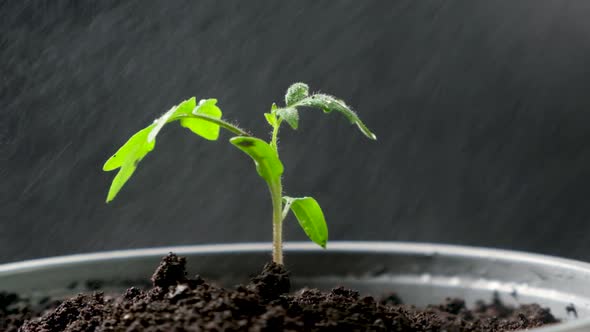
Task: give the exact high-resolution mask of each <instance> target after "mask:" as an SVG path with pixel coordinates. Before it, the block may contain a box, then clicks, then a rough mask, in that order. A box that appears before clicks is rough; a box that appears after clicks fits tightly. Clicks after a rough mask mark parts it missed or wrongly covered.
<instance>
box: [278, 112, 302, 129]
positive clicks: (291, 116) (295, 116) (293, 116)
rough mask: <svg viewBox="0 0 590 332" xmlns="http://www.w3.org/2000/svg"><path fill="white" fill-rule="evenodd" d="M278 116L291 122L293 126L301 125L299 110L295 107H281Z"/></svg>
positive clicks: (295, 127)
mask: <svg viewBox="0 0 590 332" xmlns="http://www.w3.org/2000/svg"><path fill="white" fill-rule="evenodd" d="M276 114H277V116H278V117H279V118H281V119H283V120H285V121H287V123H288V124H289V126H291V128H293V129H297V128H298V127H299V112H298V111H297V109H296V108H294V107H287V108H280V109H278V110H277V112H276Z"/></svg>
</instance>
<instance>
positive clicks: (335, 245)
mask: <svg viewBox="0 0 590 332" xmlns="http://www.w3.org/2000/svg"><path fill="white" fill-rule="evenodd" d="M271 248H272V247H271V244H270V243H268V242H245V243H228V244H204V245H188V246H162V247H151V248H140V249H124V250H112V251H100V252H92V253H82V254H73V255H64V256H55V257H48V258H39V259H32V260H25V261H19V262H13V263H6V264H0V276H2V275H9V274H12V273H23V272H34V271H36V270H41V269H44V268H48V267H52V268H56V267H60V266H67V265H75V264H78V263H88V262H93V261H104V260H125V259H128V258H134V257H161V256H164V255H166V254H168V253H169V252H174V253H176V254H179V255H183V254H191V253H193V254H194V253H195V252H198V253H200V254H228V253H237V252H251V253H252V252H270V250H271ZM284 249H285V252H286V253H289V252H318V251H323V250H324V249H322V248H320V247H318V246H317V245H315V244H313V243H311V242H286V243H284ZM327 250H330V251H336V252H357V253H358V252H361V253H363V252H365V253H367V254H371V253H398V254H399V253H408V254H410V253H411V254H420V255H437V254H442V255H445V256H455V257H470V258H482V259H489V260H494V261H498V262H501V261H512V262H515V261H517V262H522V263H533V264H537V265H544V266H552V267H559V268H564V269H570V270H575V271H580V272H586V273H590V263H585V262H582V261H577V260H573V259H567V258H560V257H555V256H550V255H543V254H535V253H527V252H522V251H514V250H506V249H493V248H485V247H472V246H461V245H448V244H433V243H420V242H383V241H379V242H377V241H375V242H372V241H363V242H357V241H332V242H330V243H329V244H328V249H327ZM287 261H288V257H287ZM584 327H586V328H588V327H590V317H587V318H580V319H576V320H572V321H567V322H564V323H561V324H558V325H555V326H548V327H542V328H538V329H533V330H530V331H531V332H533V331H534V332H566V331H570V330H571V329H576V328H578V329H580V328H584Z"/></svg>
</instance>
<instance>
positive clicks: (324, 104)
mask: <svg viewBox="0 0 590 332" xmlns="http://www.w3.org/2000/svg"><path fill="white" fill-rule="evenodd" d="M292 106H294V107H298V106H307V107H313V108H319V109H321V110H323V111H324V112H326V113H330V112H332V111H337V112H340V113H342V114H343V115H344V116H345V117H346V118H347V119H348V120H349V121H350V122H351V123H352V124H356V125H357V127H358V128H359V129H360V131H361V132H362V133H363V134H364V135H365V136H367V137H368V138H370V139H372V140H376V139H377V136H375V134H373V133H372V132H371V131H370V130H369V128H367V126H365V124H364V123H363V122H362V121H361V119H360V118H359V117H358V116H357V115H356V113H355V112H354V111H353V110H352V109H351V108H350V107H349V106H348V105H346V103H345V102H344V101H342V100H340V99H337V98H335V97H332V96H329V95H325V94H319V93H318V94H315V95H312V96H309V97H307V98H304V99H302V100H300V101H298V102H297V103H296V104H294V105H292Z"/></svg>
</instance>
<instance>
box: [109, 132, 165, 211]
mask: <svg viewBox="0 0 590 332" xmlns="http://www.w3.org/2000/svg"><path fill="white" fill-rule="evenodd" d="M156 125H157V124H156V123H154V124H152V125H150V126H148V127H146V128H144V129H142V130H140V131H139V132H137V133H136V134H135V135H133V136H131V138H129V140H128V141H127V142H126V143H125V144H123V146H122V147H120V148H119V150H117V152H115V154H114V155H113V156H112V157H111V158H109V160H107V161H106V163H105V164H104V166H103V167H102V169H103V170H104V171H113V170H115V169H118V168H120V169H119V172H118V173H117V175H116V176H115V178H114V179H113V182H112V184H111V187H110V189H109V193H108V195H107V203H108V202H110V201H112V200H113V199H114V198H115V196H117V194H118V193H119V191H120V190H121V188H122V187H123V185H124V184H125V183H126V182H127V180H129V178H130V177H131V175H133V172H135V169H136V168H137V164H138V163H139V162H140V161H141V160H142V159H143V158H144V157H145V156H146V155H147V154H148V153H149V152H150V151H152V150H153V149H154V147H155V145H156V141H155V139H152V140H151V141H149V140H148V136H149V134H150V133H151V132H152V130H153V129H154V128H155V127H156Z"/></svg>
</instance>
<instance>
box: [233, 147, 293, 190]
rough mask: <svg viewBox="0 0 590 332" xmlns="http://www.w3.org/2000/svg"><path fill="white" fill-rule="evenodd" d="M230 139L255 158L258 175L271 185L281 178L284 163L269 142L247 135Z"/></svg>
mask: <svg viewBox="0 0 590 332" xmlns="http://www.w3.org/2000/svg"><path fill="white" fill-rule="evenodd" d="M229 141H230V143H231V144H233V145H235V146H236V147H237V148H238V149H240V150H242V151H243V152H245V153H246V154H248V155H249V156H250V157H251V158H252V159H253V160H254V164H255V165H256V171H257V172H258V175H260V177H262V178H263V179H264V180H266V182H267V183H268V184H269V185H271V184H272V183H274V181H277V180H279V179H280V178H281V175H282V174H283V163H281V160H280V159H279V156H278V155H277V152H276V151H275V150H274V149H273V148H272V147H271V146H270V145H269V144H268V143H266V142H265V141H263V140H261V139H258V138H254V137H246V136H236V137H233V138H231V139H230V140H229Z"/></svg>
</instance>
